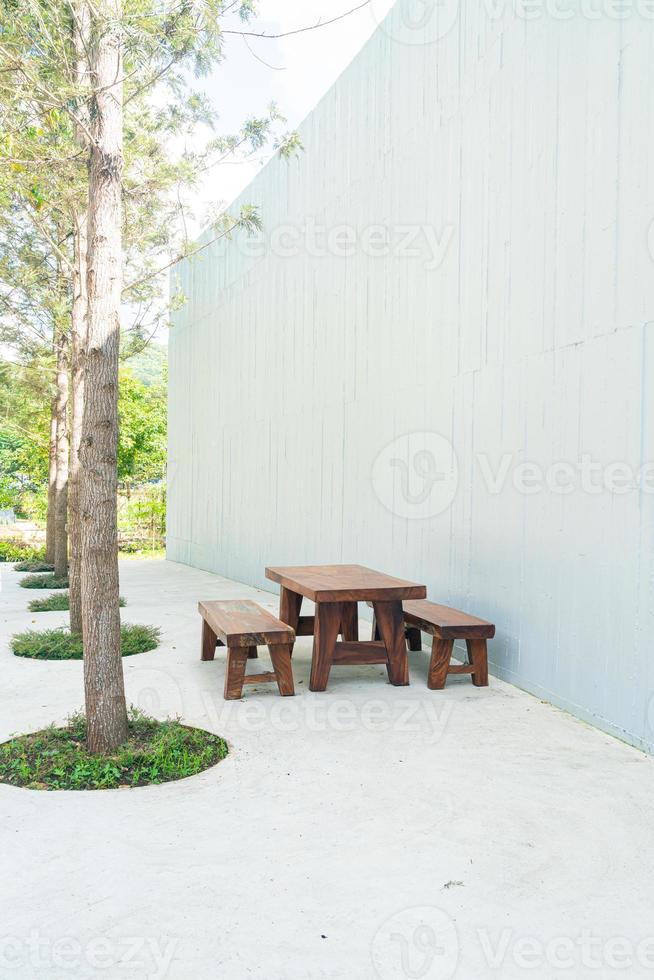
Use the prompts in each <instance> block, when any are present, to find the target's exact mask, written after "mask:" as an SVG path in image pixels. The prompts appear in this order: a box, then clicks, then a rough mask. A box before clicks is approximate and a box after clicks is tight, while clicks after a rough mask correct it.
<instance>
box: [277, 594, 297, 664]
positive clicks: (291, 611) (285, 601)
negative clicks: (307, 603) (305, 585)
mask: <svg viewBox="0 0 654 980" xmlns="http://www.w3.org/2000/svg"><path fill="white" fill-rule="evenodd" d="M302 599H303V596H301V595H300V594H299V593H298V592H291V590H290V589H286V588H284V586H282V588H281V591H280V593H279V618H280V619H281V621H282V623H286V625H287V626H290V627H291V628H292V629H294V630H295V632H296V633H297V631H298V623H299V622H300V609H301V608H302ZM292 653H293V646H292V645H291V654H292Z"/></svg>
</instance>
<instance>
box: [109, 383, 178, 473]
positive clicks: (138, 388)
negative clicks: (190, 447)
mask: <svg viewBox="0 0 654 980" xmlns="http://www.w3.org/2000/svg"><path fill="white" fill-rule="evenodd" d="M118 415H119V418H120V436H119V442H118V479H119V481H120V483H121V484H122V485H123V487H134V486H136V485H138V484H140V483H147V482H149V481H154V480H161V479H163V477H164V475H165V471H166V431H167V392H166V373H165V368H164V373H163V379H162V381H161V382H159V383H154V384H152V383H151V384H149V385H147V384H144V383H143V382H142V381H139V379H138V378H137V377H136V376H135V375H134V374H133V373H132V371H131V370H130V369H129V368H123V369H122V370H121V372H120V381H119V387H118Z"/></svg>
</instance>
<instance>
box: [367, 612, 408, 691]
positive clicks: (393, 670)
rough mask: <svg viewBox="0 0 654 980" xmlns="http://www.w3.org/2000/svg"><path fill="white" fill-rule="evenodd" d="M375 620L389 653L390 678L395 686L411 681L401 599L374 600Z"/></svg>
mask: <svg viewBox="0 0 654 980" xmlns="http://www.w3.org/2000/svg"><path fill="white" fill-rule="evenodd" d="M373 607H374V610H375V622H376V624H377V629H378V630H379V633H380V635H381V638H382V640H383V641H384V646H385V647H386V653H387V655H388V679H389V681H390V682H391V684H393V685H394V686H395V687H402V686H405V685H406V684H408V683H409V658H408V656H407V649H406V636H405V633H404V613H403V611H402V602H401V600H395V601H393V602H373Z"/></svg>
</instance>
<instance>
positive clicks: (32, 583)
mask: <svg viewBox="0 0 654 980" xmlns="http://www.w3.org/2000/svg"><path fill="white" fill-rule="evenodd" d="M19 585H20V587H21V589H67V588H68V576H66V578H55V577H54V575H26V576H25V578H23V579H21V580H20V582H19Z"/></svg>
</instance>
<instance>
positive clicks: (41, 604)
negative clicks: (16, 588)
mask: <svg viewBox="0 0 654 980" xmlns="http://www.w3.org/2000/svg"><path fill="white" fill-rule="evenodd" d="M118 604H119V605H120V606H121V607H122V606H124V605H125V600H124V599H123V597H122V596H121V597H120V599H119V601H118ZM27 608H28V609H29V611H30V612H65V611H66V610H67V609H70V593H69V592H53V593H52V595H48V596H46V597H45V599H32V601H31V602H30V604H29V605H28V607H27Z"/></svg>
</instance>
